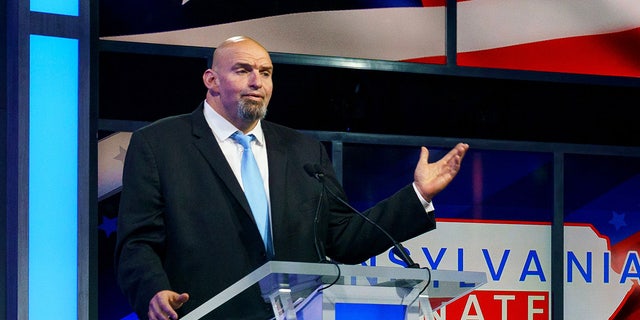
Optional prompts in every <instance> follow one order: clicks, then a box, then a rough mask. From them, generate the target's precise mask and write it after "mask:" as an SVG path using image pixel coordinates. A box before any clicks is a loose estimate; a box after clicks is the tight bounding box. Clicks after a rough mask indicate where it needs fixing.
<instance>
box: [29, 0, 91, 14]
mask: <svg viewBox="0 0 640 320" xmlns="http://www.w3.org/2000/svg"><path fill="white" fill-rule="evenodd" d="M29 5H30V9H31V11H36V12H44V13H51V14H62V15H66V16H78V12H79V7H80V3H79V1H78V0H31V2H29Z"/></svg>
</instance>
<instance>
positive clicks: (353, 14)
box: [102, 0, 640, 61]
mask: <svg viewBox="0 0 640 320" xmlns="http://www.w3.org/2000/svg"><path fill="white" fill-rule="evenodd" d="M636 27H640V1H639V0H535V1H531V0H472V1H465V2H460V3H458V52H468V51H476V50H484V49H491V48H499V47H505V46H510V45H517V44H523V43H530V42H536V41H542V40H549V39H559V38H565V37H571V36H581V35H593V34H602V33H610V32H616V31H623V30H628V29H632V28H636ZM234 35H247V36H250V37H253V38H255V39H256V40H258V41H260V42H261V43H262V44H263V45H264V46H265V47H266V48H267V49H268V50H269V51H271V52H286V53H298V54H312V55H322V56H340V57H356V58H365V59H381V60H391V61H398V60H405V59H412V58H418V57H429V56H439V55H440V56H441V55H444V54H445V44H444V39H445V9H444V7H428V8H415V7H414V8H384V9H364V10H345V11H321V12H306V13H297V14H288V15H281V16H274V17H266V18H260V19H252V20H246V21H240V22H234V23H227V24H221V25H214V26H206V27H200V28H193V29H185V30H178V31H171V32H161V33H150V34H141V35H129V36H114V37H103V38H102V39H104V40H117V41H133V42H143V43H161V44H172V45H186V46H197V47H212V48H213V47H215V46H216V45H217V44H218V43H220V42H221V41H223V40H224V39H226V38H228V37H231V36H234Z"/></svg>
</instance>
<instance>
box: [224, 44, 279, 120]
mask: <svg viewBox="0 0 640 320" xmlns="http://www.w3.org/2000/svg"><path fill="white" fill-rule="evenodd" d="M222 50H223V52H222V53H221V54H220V56H219V57H218V58H220V59H219V60H218V61H216V66H215V69H214V71H215V72H216V73H217V76H218V77H217V78H218V90H219V94H220V100H221V102H222V104H223V106H224V108H225V109H226V110H227V111H228V112H229V113H230V114H231V113H232V112H237V114H238V115H239V116H240V117H241V118H243V119H245V120H258V119H262V118H263V117H264V116H265V115H266V112H267V105H268V104H269V100H270V99H271V94H272V92H273V79H272V74H273V64H272V63H271V58H270V57H269V54H268V53H267V52H266V51H265V50H264V49H263V48H262V47H260V46H259V45H256V44H254V43H251V42H248V41H243V42H239V43H235V44H233V45H231V46H229V47H226V48H224V49H222ZM236 109H237V110H236Z"/></svg>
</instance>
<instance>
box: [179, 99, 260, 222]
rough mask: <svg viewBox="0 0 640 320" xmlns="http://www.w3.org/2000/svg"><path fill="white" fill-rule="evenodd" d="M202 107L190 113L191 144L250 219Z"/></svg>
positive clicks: (238, 184) (242, 195)
mask: <svg viewBox="0 0 640 320" xmlns="http://www.w3.org/2000/svg"><path fill="white" fill-rule="evenodd" d="M202 108H204V103H202V104H200V107H198V108H197V109H196V110H195V111H194V112H193V113H192V114H191V122H192V125H193V136H194V140H193V144H194V146H195V147H196V148H197V149H198V150H199V151H200V153H201V154H202V156H203V157H204V159H205V160H206V161H207V163H209V166H211V169H213V172H214V174H216V175H217V176H218V177H219V178H220V179H221V180H222V181H223V183H224V184H225V185H226V186H227V188H229V190H230V191H231V194H233V196H234V197H235V198H236V200H237V201H238V202H239V203H240V205H241V206H242V208H243V209H244V210H245V212H246V213H247V214H248V215H249V216H250V217H251V219H253V215H252V214H251V208H250V207H249V202H248V201H247V199H246V197H245V196H244V192H243V191H242V187H241V186H240V183H238V180H237V179H236V176H235V175H234V174H233V171H232V170H231V167H230V166H229V163H228V162H227V159H226V158H225V156H224V154H223V153H222V150H221V149H220V146H219V145H218V142H217V141H216V139H215V137H214V136H213V133H212V132H211V128H209V125H208V124H207V121H206V120H205V118H204V113H203V109H202Z"/></svg>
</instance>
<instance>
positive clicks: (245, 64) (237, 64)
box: [233, 62, 273, 71]
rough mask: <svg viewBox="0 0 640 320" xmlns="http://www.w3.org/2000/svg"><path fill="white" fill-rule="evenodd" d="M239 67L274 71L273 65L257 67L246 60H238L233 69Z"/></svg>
mask: <svg viewBox="0 0 640 320" xmlns="http://www.w3.org/2000/svg"><path fill="white" fill-rule="evenodd" d="M237 68H245V69H258V70H263V71H264V70H269V71H272V70H273V66H272V65H267V66H258V67H257V68H255V67H254V66H253V64H251V63H246V62H236V63H235V64H234V65H233V69H237Z"/></svg>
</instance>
